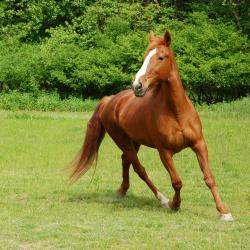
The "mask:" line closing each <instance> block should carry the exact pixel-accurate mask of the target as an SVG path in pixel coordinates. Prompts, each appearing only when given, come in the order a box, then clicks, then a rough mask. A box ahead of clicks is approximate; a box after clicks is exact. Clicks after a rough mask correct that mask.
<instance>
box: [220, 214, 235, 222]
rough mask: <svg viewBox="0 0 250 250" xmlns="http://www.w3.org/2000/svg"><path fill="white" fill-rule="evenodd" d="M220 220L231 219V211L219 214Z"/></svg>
mask: <svg viewBox="0 0 250 250" xmlns="http://www.w3.org/2000/svg"><path fill="white" fill-rule="evenodd" d="M220 220H221V221H233V220H234V219H233V216H232V214H231V213H228V214H221V215H220Z"/></svg>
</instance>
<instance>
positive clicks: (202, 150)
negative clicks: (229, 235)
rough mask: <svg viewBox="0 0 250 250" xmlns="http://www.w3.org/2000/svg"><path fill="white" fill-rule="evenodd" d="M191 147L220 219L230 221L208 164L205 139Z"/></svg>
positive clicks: (230, 216) (229, 215) (230, 217)
mask: <svg viewBox="0 0 250 250" xmlns="http://www.w3.org/2000/svg"><path fill="white" fill-rule="evenodd" d="M192 149H193V151H194V152H195V153H196V156H197V159H198V162H199V165H200V168H201V171H202V173H203V177H204V181H205V183H206V185H207V186H208V188H209V189H210V191H211V193H212V195H213V198H214V201H215V203H216V208H217V210H218V211H219V213H220V215H221V220H224V221H232V220H233V217H232V215H231V214H230V213H229V212H228V210H227V209H226V208H225V206H224V204H223V202H222V201H221V198H220V196H219V193H218V191H217V187H216V183H215V179H214V177H213V175H212V171H211V169H210V167H209V164H208V150H207V145H206V143H205V140H204V139H202V140H200V141H199V142H198V143H196V144H195V145H194V146H193V147H192Z"/></svg>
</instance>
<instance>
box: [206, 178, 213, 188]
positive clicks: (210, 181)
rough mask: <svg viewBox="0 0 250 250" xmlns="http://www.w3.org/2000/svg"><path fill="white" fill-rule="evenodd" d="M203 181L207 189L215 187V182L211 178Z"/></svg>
mask: <svg viewBox="0 0 250 250" xmlns="http://www.w3.org/2000/svg"><path fill="white" fill-rule="evenodd" d="M204 181H205V183H206V185H207V186H208V187H209V188H213V187H214V186H215V180H214V177H213V176H209V177H208V176H206V177H204Z"/></svg>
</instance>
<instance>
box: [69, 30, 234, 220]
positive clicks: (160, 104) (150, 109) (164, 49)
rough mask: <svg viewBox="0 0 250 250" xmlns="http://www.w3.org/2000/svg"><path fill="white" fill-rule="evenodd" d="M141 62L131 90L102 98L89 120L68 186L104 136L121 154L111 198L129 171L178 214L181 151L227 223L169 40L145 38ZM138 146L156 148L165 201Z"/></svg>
mask: <svg viewBox="0 0 250 250" xmlns="http://www.w3.org/2000/svg"><path fill="white" fill-rule="evenodd" d="M149 42H150V43H149V46H148V48H147V51H146V54H145V60H144V63H143V65H142V67H141V69H140V70H139V71H138V73H137V74H136V76H135V80H134V81H133V84H132V89H133V90H124V91H121V92H120V93H118V94H116V95H114V96H110V97H104V98H103V99H102V100H101V101H100V103H99V105H98V106H97V108H96V110H95V112H94V114H93V116H92V117H91V119H90V121H89V123H88V127H87V131H86V136H85V141H84V144H83V146H82V148H81V150H80V152H79V153H78V155H77V157H76V158H75V160H74V162H73V163H72V167H73V172H72V174H71V181H75V180H77V179H78V178H79V177H80V176H81V175H83V174H84V173H85V172H86V171H87V170H88V169H89V168H90V166H91V165H92V163H93V162H94V161H95V160H96V158H97V153H98V149H99V146H100V144H101V142H102V139H103V137H104V134H105V132H107V133H108V134H109V135H110V136H111V138H112V139H113V141H114V142H115V143H116V145H117V146H118V147H119V148H120V149H121V151H122V152H123V154H122V157H121V158H122V177H123V180H122V183H121V186H120V188H119V189H118V190H117V193H118V194H119V195H120V196H124V195H125V194H126V192H127V190H128V188H129V167H130V164H132V166H133V169H134V171H135V172H136V173H137V174H138V175H139V177H140V178H141V179H142V180H143V181H145V182H146V184H147V185H148V187H149V188H150V189H151V190H152V192H153V193H154V195H155V197H156V198H157V199H158V200H159V201H160V203H161V204H162V206H164V207H166V208H171V209H175V210H176V209H178V208H179V207H180V203H181V197H180V190H181V188H182V181H181V179H180V176H179V175H178V173H177V172H176V169H175V166H174V162H173V159H172V158H173V155H174V154H175V153H178V152H179V151H181V150H182V149H184V148H186V147H190V148H191V149H192V150H193V151H194V152H195V154H196V156H197V159H198V162H199V165H200V168H201V171H202V173H203V176H204V181H205V183H206V185H207V186H208V188H209V189H210V191H211V193H212V195H213V198H214V201H215V203H216V208H217V210H218V211H219V213H220V218H221V220H224V221H231V220H233V218H232V215H231V214H230V213H229V212H228V210H227V209H226V208H225V206H224V205H223V203H222V201H221V198H220V196H219V194H218V191H217V188H216V184H215V180H214V177H213V175H212V172H211V169H210V167H209V163H208V150H207V145H206V142H205V140H204V136H203V134H202V126H201V121H200V119H199V116H198V114H197V112H196V110H195V108H194V106H193V105H192V103H191V101H190V100H189V98H188V97H187V95H186V94H185V91H184V88H183V86H182V82H181V79H180V76H179V71H178V67H177V64H176V60H175V56H174V53H173V51H172V49H171V47H170V44H171V36H170V33H169V32H168V31H167V32H166V33H165V35H164V37H156V36H155V35H154V33H153V32H150V35H149ZM140 145H146V146H148V147H152V148H156V149H157V150H158V152H159V155H160V158H161V161H162V163H163V165H164V167H165V168H166V170H167V171H168V173H169V175H170V178H171V182H172V186H173V189H174V191H175V193H174V196H173V198H172V200H168V199H167V198H166V197H165V196H164V195H163V194H162V193H161V192H159V190H158V189H157V188H156V186H155V185H154V184H153V182H152V181H151V180H150V179H149V177H148V175H147V173H146V171H145V169H144V167H143V166H142V165H141V163H140V161H139V159H138V157H137V152H138V150H139V147H140Z"/></svg>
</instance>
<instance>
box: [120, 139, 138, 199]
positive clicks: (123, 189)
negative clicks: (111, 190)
mask: <svg viewBox="0 0 250 250" xmlns="http://www.w3.org/2000/svg"><path fill="white" fill-rule="evenodd" d="M134 147H135V150H136V152H138V150H139V147H140V146H139V145H138V144H136V143H134ZM121 158H122V184H121V186H120V188H119V189H118V190H117V194H118V196H120V197H123V196H124V195H126V193H127V190H128V189H129V167H130V165H131V162H130V161H129V159H128V158H127V157H126V155H125V154H122V156H121Z"/></svg>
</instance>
